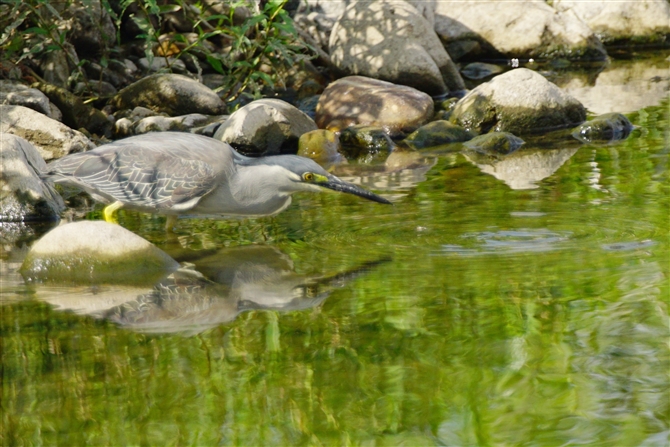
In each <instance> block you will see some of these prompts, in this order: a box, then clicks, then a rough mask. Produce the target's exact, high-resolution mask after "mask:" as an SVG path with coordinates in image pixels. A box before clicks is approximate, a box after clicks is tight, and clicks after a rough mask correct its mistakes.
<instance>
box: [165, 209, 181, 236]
mask: <svg viewBox="0 0 670 447" xmlns="http://www.w3.org/2000/svg"><path fill="white" fill-rule="evenodd" d="M177 219H178V218H177V216H173V215H171V214H170V215H168V217H167V220H166V221H165V231H167V232H168V233H172V232H173V229H174V226H175V225H177Z"/></svg>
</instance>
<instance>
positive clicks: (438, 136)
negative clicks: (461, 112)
mask: <svg viewBox="0 0 670 447" xmlns="http://www.w3.org/2000/svg"><path fill="white" fill-rule="evenodd" d="M474 136H475V134H473V133H472V132H470V131H468V130H465V129H464V128H462V127H461V126H457V125H456V124H453V123H450V122H449V121H445V120H438V121H433V122H430V123H428V124H426V125H425V126H421V127H420V128H418V129H417V130H415V131H414V132H412V133H411V134H410V135H409V136H408V137H407V138H405V139H404V140H403V143H405V144H406V145H407V146H409V147H412V148H414V149H425V148H427V147H434V146H440V145H442V144H449V143H457V142H460V141H468V140H471V139H472V138H474Z"/></svg>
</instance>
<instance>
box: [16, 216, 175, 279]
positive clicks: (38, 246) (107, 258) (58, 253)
mask: <svg viewBox="0 0 670 447" xmlns="http://www.w3.org/2000/svg"><path fill="white" fill-rule="evenodd" d="M177 268H179V264H178V263H177V261H175V260H174V259H172V258H171V257H170V256H168V255H167V254H166V253H165V252H163V251H162V250H160V249H159V248H157V247H156V246H154V245H153V244H151V243H150V242H149V241H147V240H145V239H143V238H141V237H139V236H137V235H136V234H134V233H131V232H130V231H128V230H126V229H125V228H123V227H121V226H120V225H114V224H110V223H107V222H103V221H81V222H74V223H69V224H65V225H61V226H59V227H56V228H55V229H53V230H51V231H50V232H48V233H47V234H45V235H44V236H43V237H42V238H41V239H40V240H38V241H37V242H35V244H34V245H33V246H32V247H31V249H30V251H29V252H28V254H27V255H26V258H25V259H24V261H23V265H22V266H21V274H22V275H23V276H24V277H25V278H26V279H28V280H33V281H34V280H39V281H60V282H62V281H67V282H81V283H116V284H136V283H142V284H153V283H155V282H156V281H157V280H159V279H160V278H162V277H163V276H166V275H167V274H169V273H170V272H172V271H175V270H176V269H177Z"/></svg>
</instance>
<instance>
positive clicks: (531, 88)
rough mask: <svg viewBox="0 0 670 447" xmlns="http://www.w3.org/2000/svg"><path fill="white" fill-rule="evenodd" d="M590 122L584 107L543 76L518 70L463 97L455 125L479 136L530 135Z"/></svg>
mask: <svg viewBox="0 0 670 447" xmlns="http://www.w3.org/2000/svg"><path fill="white" fill-rule="evenodd" d="M585 119H586V110H585V109H584V106H582V104H581V103H580V102H579V101H577V100H576V99H574V98H573V97H571V96H570V95H568V94H567V93H565V92H563V91H562V90H561V89H560V88H558V87H557V86H556V85H554V84H552V83H551V82H549V81H547V80H546V79H545V78H544V77H542V75H540V74H538V73H536V72H534V71H532V70H528V69H527V68H517V69H515V70H512V71H508V72H507V73H504V74H501V75H498V76H496V77H495V78H493V79H492V80H491V81H489V82H487V83H485V84H481V85H479V86H478V87H476V88H475V89H473V90H472V91H470V93H468V94H467V95H466V96H465V97H463V98H462V99H461V100H460V101H459V102H458V104H456V107H454V110H453V112H452V115H451V122H453V123H455V124H458V125H460V126H463V127H465V128H466V129H470V130H475V131H476V132H477V133H480V134H481V133H486V132H488V131H490V130H494V131H496V132H501V131H507V132H513V133H529V132H537V131H540V130H547V129H560V128H565V127H571V126H574V125H576V124H579V123H581V122H583V121H584V120H585Z"/></svg>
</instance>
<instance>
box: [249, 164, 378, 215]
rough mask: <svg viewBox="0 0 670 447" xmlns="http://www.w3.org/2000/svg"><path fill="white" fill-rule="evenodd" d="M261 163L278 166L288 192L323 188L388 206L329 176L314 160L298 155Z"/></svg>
mask: <svg viewBox="0 0 670 447" xmlns="http://www.w3.org/2000/svg"><path fill="white" fill-rule="evenodd" d="M262 163H263V164H265V165H269V166H278V167H281V168H283V169H282V171H283V172H284V174H285V175H286V176H287V177H288V180H289V181H288V182H287V183H286V185H287V188H288V189H290V192H298V191H316V192H318V191H322V190H323V188H327V189H332V190H334V191H339V192H344V193H347V194H353V195H355V196H359V197H362V198H364V199H368V200H372V201H373V202H377V203H385V204H390V203H391V202H389V201H388V200H386V199H385V198H383V197H381V196H378V195H377V194H375V193H372V192H370V191H368V190H366V189H363V188H361V187H360V186H358V185H354V184H353V183H349V182H345V181H344V180H341V179H339V178H337V177H336V176H334V175H332V174H329V173H328V172H327V171H326V170H325V169H323V168H322V167H321V166H319V165H318V164H317V163H316V162H315V161H314V160H311V159H309V158H305V157H300V156H298V155H277V156H272V157H264V158H263V159H262Z"/></svg>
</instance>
